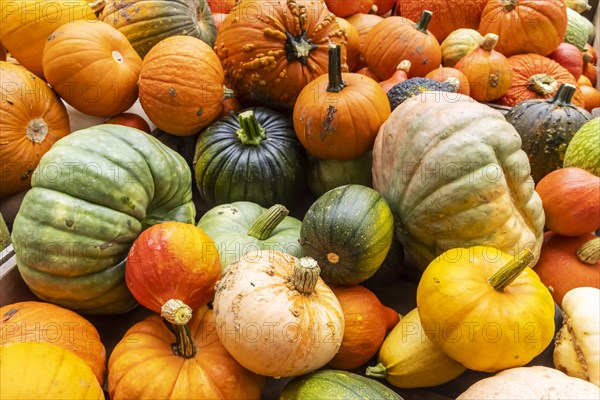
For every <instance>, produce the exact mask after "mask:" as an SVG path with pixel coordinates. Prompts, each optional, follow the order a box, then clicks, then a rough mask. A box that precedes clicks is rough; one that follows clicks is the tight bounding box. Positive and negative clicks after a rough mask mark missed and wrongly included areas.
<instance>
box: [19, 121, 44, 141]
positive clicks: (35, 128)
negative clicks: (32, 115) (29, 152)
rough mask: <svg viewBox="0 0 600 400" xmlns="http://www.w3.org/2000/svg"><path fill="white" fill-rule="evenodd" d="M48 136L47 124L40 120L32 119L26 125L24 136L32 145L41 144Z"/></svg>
mask: <svg viewBox="0 0 600 400" xmlns="http://www.w3.org/2000/svg"><path fill="white" fill-rule="evenodd" d="M47 134H48V124H47V123H46V122H45V121H44V120H43V119H42V118H37V119H32V120H31V121H29V123H28V124H27V128H26V129H25V135H26V136H27V139H29V140H31V141H32V142H33V143H42V142H43V141H44V139H45V138H46V135H47Z"/></svg>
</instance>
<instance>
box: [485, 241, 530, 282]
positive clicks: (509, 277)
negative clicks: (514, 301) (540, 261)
mask: <svg viewBox="0 0 600 400" xmlns="http://www.w3.org/2000/svg"><path fill="white" fill-rule="evenodd" d="M534 258H535V257H534V255H533V251H531V249H529V248H525V249H524V250H523V251H521V252H520V253H519V254H517V256H516V257H514V258H513V259H512V260H511V261H510V262H509V263H508V264H506V265H504V266H503V267H502V268H500V269H499V270H498V271H496V272H495V273H494V274H493V275H492V276H490V277H489V278H488V283H489V284H490V285H491V286H492V287H493V288H494V289H495V290H497V291H499V292H500V291H502V290H504V288H505V287H507V286H508V285H510V284H511V283H512V282H513V281H514V280H515V279H516V278H517V277H518V276H519V275H520V274H521V272H523V270H525V268H527V267H528V266H529V265H531V263H532V261H533V259H534Z"/></svg>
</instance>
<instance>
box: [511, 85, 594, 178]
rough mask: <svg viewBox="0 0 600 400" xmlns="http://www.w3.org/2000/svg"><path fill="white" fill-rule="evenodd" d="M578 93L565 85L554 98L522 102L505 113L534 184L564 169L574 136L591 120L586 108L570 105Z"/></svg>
mask: <svg viewBox="0 0 600 400" xmlns="http://www.w3.org/2000/svg"><path fill="white" fill-rule="evenodd" d="M575 90H576V87H575V86H574V85H571V84H562V85H561V86H560V87H559V88H558V90H557V91H556V93H555V94H554V97H552V98H551V99H549V100H539V99H535V100H527V101H523V102H521V103H519V104H517V105H515V106H514V107H512V109H511V110H510V111H509V112H508V114H506V120H507V121H508V122H510V123H511V124H512V126H514V127H515V129H516V130H517V132H519V135H520V136H521V140H522V142H523V143H522V145H521V148H522V149H523V150H524V151H525V153H527V155H528V157H529V164H530V166H531V176H532V177H533V180H534V181H535V182H539V181H540V180H541V179H542V178H543V177H544V176H546V175H548V174H549V173H550V172H552V171H555V170H557V169H559V168H561V167H562V166H563V160H564V158H565V152H566V150H567V146H568V145H569V142H570V141H571V139H572V138H573V135H575V132H577V130H578V129H579V128H581V127H582V126H583V125H584V124H585V123H586V122H588V121H589V120H590V119H592V115H591V114H590V113H589V112H588V111H586V110H585V109H584V108H581V107H577V106H575V105H573V104H571V99H572V98H573V95H574V94H575Z"/></svg>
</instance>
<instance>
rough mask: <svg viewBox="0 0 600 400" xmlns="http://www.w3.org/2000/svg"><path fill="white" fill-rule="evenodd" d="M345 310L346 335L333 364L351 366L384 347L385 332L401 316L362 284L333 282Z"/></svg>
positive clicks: (359, 363)
mask: <svg viewBox="0 0 600 400" xmlns="http://www.w3.org/2000/svg"><path fill="white" fill-rule="evenodd" d="M330 288H331V290H332V291H333V293H334V294H335V296H336V297H337V299H338V301H339V302H340V305H341V306H342V311H343V312H344V321H345V328H344V337H343V339H342V344H341V346H340V349H339V350H338V352H337V354H336V355H335V357H333V359H332V360H331V361H330V362H329V366H330V367H333V368H337V369H344V370H350V369H354V368H358V367H359V366H361V365H363V364H364V363H366V362H367V361H369V360H370V359H371V358H372V357H373V356H374V355H375V353H377V351H378V350H379V348H380V347H381V344H382V343H383V340H384V339H385V334H386V332H387V331H388V330H390V329H392V328H393V327H394V326H395V325H396V324H397V323H398V321H399V320H400V318H399V315H398V313H397V312H396V311H395V310H393V309H391V308H389V307H386V306H384V305H383V304H381V302H380V301H379V299H378V298H377V296H375V294H374V293H373V292H371V291H370V290H369V289H367V288H365V287H364V286H361V285H356V286H333V285H332V286H330Z"/></svg>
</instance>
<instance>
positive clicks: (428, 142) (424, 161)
mask: <svg viewBox="0 0 600 400" xmlns="http://www.w3.org/2000/svg"><path fill="white" fill-rule="evenodd" d="M529 169H530V167H529V160H528V158H527V154H525V152H523V150H521V139H520V137H519V134H518V133H517V132H516V131H515V129H514V128H513V127H512V126H511V125H510V124H509V123H508V122H506V120H505V119H504V116H503V115H502V114H501V113H500V112H498V111H496V110H493V109H492V108H490V107H488V106H485V105H483V104H480V103H477V102H475V101H474V100H473V99H471V98H470V97H467V96H464V95H461V94H454V93H446V92H428V93H425V94H423V95H422V96H417V97H413V98H410V99H408V100H406V101H405V102H404V103H403V104H402V105H400V106H399V107H398V108H397V109H396V110H395V111H393V112H392V114H391V115H390V117H389V118H388V119H387V121H386V122H385V123H384V125H383V126H382V127H381V130H380V131H379V135H378V136H377V139H376V141H375V147H374V149H373V187H374V188H375V189H376V190H378V191H379V192H380V193H381V194H382V195H383V197H384V198H385V199H386V200H387V202H388V204H389V205H390V207H391V209H392V212H393V214H394V219H395V224H396V235H397V237H398V239H399V241H400V243H402V245H403V246H404V249H405V250H406V251H407V253H408V254H409V255H410V256H411V258H412V259H413V260H415V262H416V263H417V265H419V266H420V267H421V268H422V269H424V268H425V267H426V266H427V265H428V264H429V262H431V260H433V259H434V258H435V257H436V256H438V255H440V254H442V253H443V252H444V251H445V250H447V249H450V248H454V247H464V246H470V245H475V244H488V245H492V246H495V247H498V248H499V249H501V250H503V251H505V252H510V251H512V250H514V249H522V248H523V246H524V245H526V244H529V245H535V248H536V254H539V248H540V245H541V243H542V239H543V228H544V212H543V208H542V204H541V201H540V198H539V196H538V195H537V193H535V191H534V182H533V179H532V178H531V176H530V175H529Z"/></svg>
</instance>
